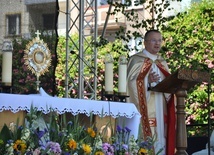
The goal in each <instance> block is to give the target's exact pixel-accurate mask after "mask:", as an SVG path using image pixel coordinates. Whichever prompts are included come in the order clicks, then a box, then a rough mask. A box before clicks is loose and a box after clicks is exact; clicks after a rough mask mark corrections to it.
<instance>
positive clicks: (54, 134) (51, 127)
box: [0, 107, 161, 155]
mask: <svg viewBox="0 0 214 155" xmlns="http://www.w3.org/2000/svg"><path fill="white" fill-rule="evenodd" d="M25 119H26V121H25V123H24V125H21V126H18V125H17V124H18V121H17V124H12V125H10V126H9V127H8V126H6V125H4V127H3V128H2V130H1V133H0V154H1V155H154V152H153V144H154V139H153V138H148V139H147V140H146V141H141V140H140V139H135V138H134V136H133V135H130V129H129V128H127V127H120V126H117V127H116V129H115V131H114V134H113V135H112V136H111V137H109V138H108V139H107V138H105V136H104V135H105V134H102V133H103V132H102V133H99V132H98V131H97V129H96V127H95V126H94V125H91V126H89V127H86V126H85V125H81V124H79V122H80V121H79V120H78V116H74V118H73V119H71V120H69V121H66V117H65V115H60V116H59V115H57V114H56V113H55V112H51V113H50V114H49V116H48V118H47V116H44V115H43V114H42V113H41V112H39V111H37V110H36V108H33V107H31V110H30V112H29V113H27V114H26V118H25ZM104 139H107V140H104ZM160 152H161V150H160Z"/></svg>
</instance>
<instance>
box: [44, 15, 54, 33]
mask: <svg viewBox="0 0 214 155" xmlns="http://www.w3.org/2000/svg"><path fill="white" fill-rule="evenodd" d="M42 17H43V28H44V30H53V29H54V25H55V16H54V14H43V15H42Z"/></svg>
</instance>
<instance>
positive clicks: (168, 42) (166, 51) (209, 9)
mask: <svg viewBox="0 0 214 155" xmlns="http://www.w3.org/2000/svg"><path fill="white" fill-rule="evenodd" d="M213 21H214V2H213V1H212V0H204V1H202V2H201V3H194V4H192V5H191V7H190V8H189V9H188V10H186V12H184V13H180V14H178V16H176V17H174V19H173V20H171V21H169V22H168V23H167V24H166V25H165V26H163V28H162V31H163V36H164V39H165V43H164V46H163V50H162V51H161V52H162V55H163V56H164V57H165V58H166V60H167V61H168V62H169V66H170V68H171V71H172V72H174V71H175V70H176V69H178V68H187V69H191V70H201V71H205V72H209V73H210V74H211V83H213V80H214V76H213V75H214V71H213V68H214V41H213V40H214V23H213ZM213 88H214V87H213V85H211V88H209V89H208V84H207V83H203V84H201V85H198V86H196V87H195V88H194V89H191V90H190V91H189V92H188V97H187V99H186V111H187V119H186V123H187V124H206V123H208V116H209V115H208V111H209V108H210V110H211V115H210V117H211V119H213V118H214V117H213V116H214V107H213V103H214V93H213V92H211V91H212V90H213ZM208 92H209V93H210V103H209V98H208V97H209V96H208V95H209V94H208ZM197 129H199V128H198V127H196V128H195V129H194V130H193V131H191V134H193V135H195V134H197V132H199V130H197Z"/></svg>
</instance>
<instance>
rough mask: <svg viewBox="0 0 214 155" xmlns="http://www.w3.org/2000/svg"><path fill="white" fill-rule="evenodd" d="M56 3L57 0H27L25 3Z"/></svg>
mask: <svg viewBox="0 0 214 155" xmlns="http://www.w3.org/2000/svg"><path fill="white" fill-rule="evenodd" d="M44 3H56V0H25V5H35V4H44Z"/></svg>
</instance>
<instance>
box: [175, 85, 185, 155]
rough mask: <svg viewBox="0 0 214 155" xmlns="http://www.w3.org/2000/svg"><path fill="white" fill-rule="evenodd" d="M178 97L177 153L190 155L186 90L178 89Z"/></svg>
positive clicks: (178, 154) (177, 154)
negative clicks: (188, 148) (186, 122)
mask: <svg viewBox="0 0 214 155" xmlns="http://www.w3.org/2000/svg"><path fill="white" fill-rule="evenodd" d="M175 95H176V97H177V106H176V108H177V126H176V134H177V135H176V153H175V154H176V155H188V154H187V152H186V149H187V133H186V124H185V115H186V113H185V98H186V96H187V92H186V90H182V89H181V90H178V91H176V93H175Z"/></svg>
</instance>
